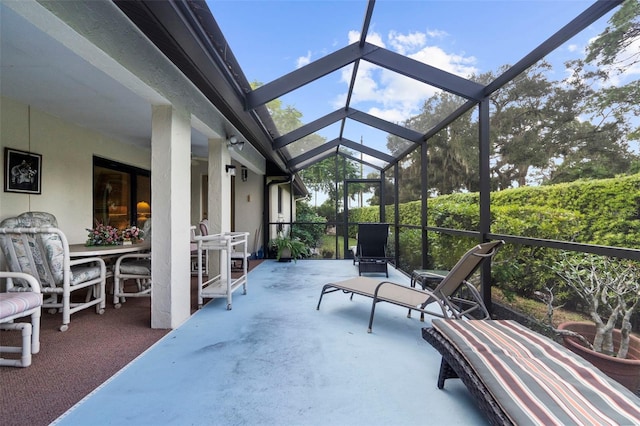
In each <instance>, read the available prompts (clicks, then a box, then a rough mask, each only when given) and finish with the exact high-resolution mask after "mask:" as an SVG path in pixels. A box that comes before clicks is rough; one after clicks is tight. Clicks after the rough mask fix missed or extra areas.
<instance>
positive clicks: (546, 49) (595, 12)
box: [484, 0, 622, 96]
mask: <svg viewBox="0 0 640 426" xmlns="http://www.w3.org/2000/svg"><path fill="white" fill-rule="evenodd" d="M621 3H622V0H598V1H597V2H595V3H594V4H592V5H591V6H590V7H589V8H587V10H585V11H584V12H582V13H581V14H580V15H578V16H577V17H576V18H575V19H573V20H572V21H571V22H569V23H568V24H567V25H565V26H564V27H562V28H561V29H560V30H559V31H558V32H556V33H555V34H554V35H552V36H551V37H549V38H548V39H547V40H545V41H544V42H543V43H542V44H541V45H539V46H538V47H536V48H535V49H533V50H532V51H531V52H530V53H529V54H528V55H527V56H525V57H524V58H522V59H520V60H519V61H518V62H517V63H516V64H515V65H514V66H512V67H511V68H509V69H508V70H507V71H505V72H504V73H503V74H502V75H500V76H498V78H496V79H495V80H493V81H492V82H491V83H490V84H488V85H487V87H486V88H485V89H484V95H485V96H489V95H490V94H492V93H493V92H495V91H496V90H498V89H500V88H501V87H502V86H504V85H505V84H507V83H508V82H510V81H511V80H513V79H514V78H516V77H517V76H518V75H520V74H521V73H523V72H524V71H526V70H527V69H528V68H529V67H531V66H532V65H533V64H535V63H536V62H538V61H539V60H540V59H542V58H544V57H545V56H547V55H548V54H549V53H551V52H553V51H554V50H555V49H557V48H558V47H560V46H561V45H562V44H563V43H565V42H566V41H568V40H570V39H571V38H572V37H573V36H575V35H576V34H578V33H579V32H581V31H582V30H584V29H585V28H587V27H588V26H589V25H591V24H593V23H594V22H595V21H597V20H598V19H600V18H601V17H602V16H604V15H605V14H606V13H608V12H609V11H611V10H612V9H614V8H616V7H617V6H618V5H620V4H621Z"/></svg>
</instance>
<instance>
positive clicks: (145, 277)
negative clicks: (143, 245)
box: [113, 219, 151, 309]
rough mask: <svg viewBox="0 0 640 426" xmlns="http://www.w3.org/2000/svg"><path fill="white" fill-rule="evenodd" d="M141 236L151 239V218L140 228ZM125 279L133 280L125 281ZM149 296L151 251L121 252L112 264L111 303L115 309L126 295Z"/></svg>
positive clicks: (124, 300)
mask: <svg viewBox="0 0 640 426" xmlns="http://www.w3.org/2000/svg"><path fill="white" fill-rule="evenodd" d="M142 235H143V238H144V239H145V240H147V241H151V219H147V221H146V222H145V223H144V226H143V230H142ZM127 281H133V284H132V283H127ZM150 296H151V253H149V252H147V253H131V254H123V255H122V256H120V257H119V258H118V260H116V264H115V265H114V266H113V305H114V307H115V308H116V309H119V308H120V307H121V306H122V303H123V302H126V300H127V297H150Z"/></svg>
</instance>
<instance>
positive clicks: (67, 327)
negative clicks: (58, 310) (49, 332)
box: [59, 324, 69, 331]
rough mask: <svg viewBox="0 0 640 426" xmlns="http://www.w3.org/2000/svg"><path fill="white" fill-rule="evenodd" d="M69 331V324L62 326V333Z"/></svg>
mask: <svg viewBox="0 0 640 426" xmlns="http://www.w3.org/2000/svg"><path fill="white" fill-rule="evenodd" d="M68 329H69V324H62V325H61V326H60V328H59V330H60V331H67V330H68Z"/></svg>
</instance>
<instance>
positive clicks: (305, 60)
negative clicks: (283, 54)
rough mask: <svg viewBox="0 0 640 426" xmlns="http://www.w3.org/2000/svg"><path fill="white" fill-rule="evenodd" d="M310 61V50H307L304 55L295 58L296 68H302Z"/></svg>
mask: <svg viewBox="0 0 640 426" xmlns="http://www.w3.org/2000/svg"><path fill="white" fill-rule="evenodd" d="M310 62H311V51H310V50H309V51H307V55H306V56H300V57H299V58H298V59H297V60H296V68H302V67H303V66H305V65H307V64H308V63H310Z"/></svg>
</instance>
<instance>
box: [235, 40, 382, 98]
mask: <svg viewBox="0 0 640 426" xmlns="http://www.w3.org/2000/svg"><path fill="white" fill-rule="evenodd" d="M378 49H381V48H380V47H378V46H374V45H372V44H369V43H365V46H364V47H360V46H358V42H356V43H353V44H351V45H349V46H347V47H344V48H342V49H340V50H337V51H335V52H333V53H331V54H329V55H327V56H325V57H322V58H320V59H318V60H317V61H314V62H311V63H310V64H308V65H305V66H304V67H302V68H299V69H297V70H295V71H292V72H290V73H289V74H285V75H283V76H282V77H280V78H277V79H276V80H273V81H271V82H269V83H267V84H265V85H263V86H260V87H258V88H257V89H255V90H252V91H251V92H249V93H247V97H246V102H247V105H246V109H247V110H251V109H254V108H257V107H258V106H260V105H263V104H266V103H267V102H269V101H272V100H274V99H277V98H279V97H280V96H282V95H284V94H287V93H289V92H291V91H293V90H295V89H298V88H299V87H302V86H304V85H306V84H308V83H311V82H312V81H315V80H317V79H319V78H320V77H324V76H325V75H327V74H329V73H332V72H333V71H336V70H338V69H340V68H342V67H344V66H346V65H349V64H350V63H352V62H354V61H356V60H358V59H360V58H362V56H364V55H366V54H367V53H370V52H371V51H372V50H378Z"/></svg>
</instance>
